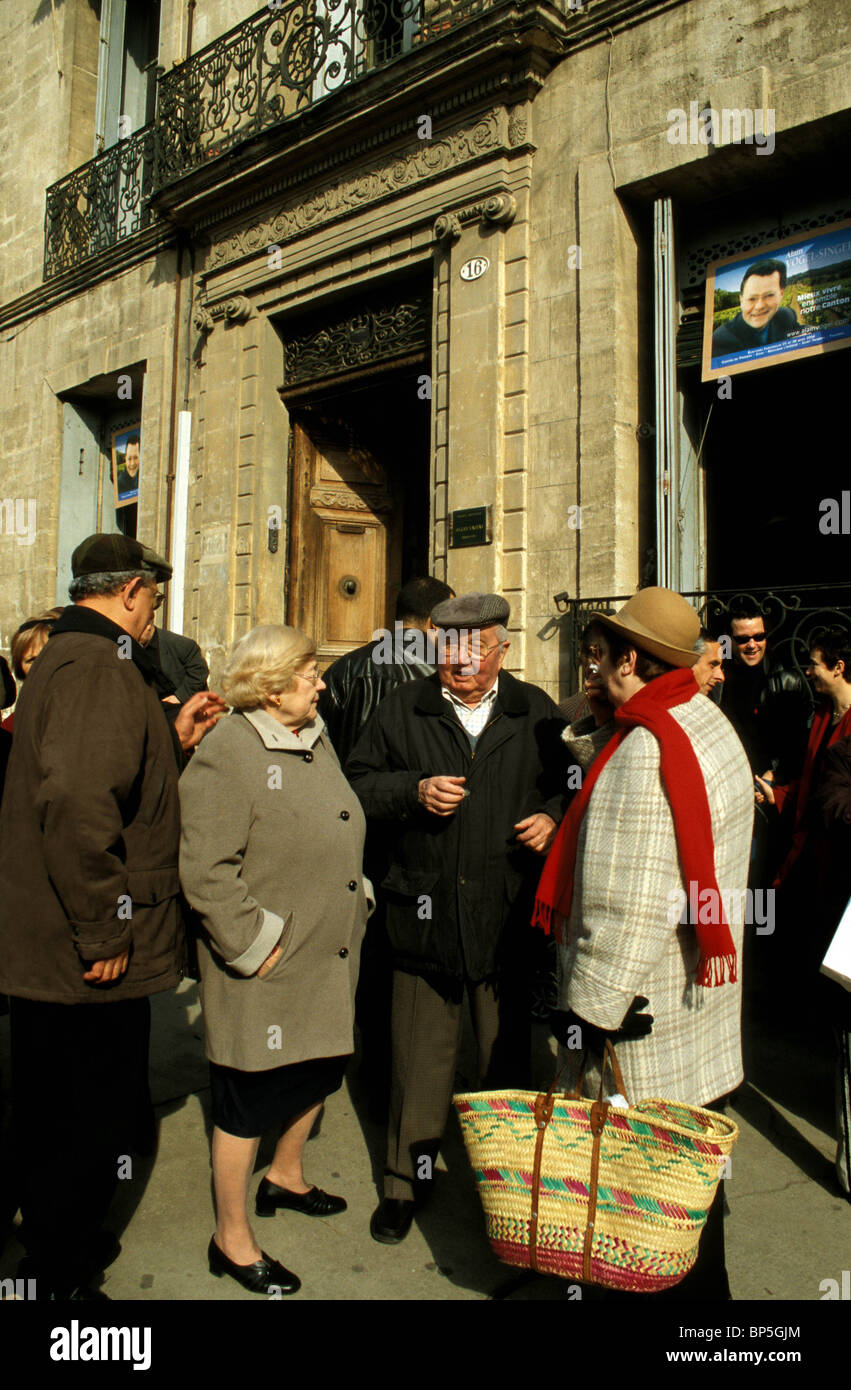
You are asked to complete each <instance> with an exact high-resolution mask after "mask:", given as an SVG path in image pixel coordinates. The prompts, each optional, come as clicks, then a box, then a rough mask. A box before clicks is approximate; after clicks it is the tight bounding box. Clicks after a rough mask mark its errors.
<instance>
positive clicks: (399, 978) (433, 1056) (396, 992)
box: [384, 970, 531, 1200]
mask: <svg viewBox="0 0 851 1390" xmlns="http://www.w3.org/2000/svg"><path fill="white" fill-rule="evenodd" d="M467 989H468V991H469V996H470V1009H471V1012H472V1016H473V1027H474V1030H475V1034H476V1044H477V1050H478V1073H479V1077H478V1080H479V1084H481V1085H483V1086H487V1087H494V1088H500V1087H503V1086H526V1085H528V1071H529V1050H530V1039H531V1025H530V1017H529V1011H528V1007H527V1001H526V996H525V993H524V991H523V990H522V988H518V986H517V983H516V981H511V980H506V981H505V982H503V983H502V984H500V983H497V984H496V985H494V984H481V983H479V984H473V983H468V985H467ZM391 1017H392V1022H391V1027H392V1071H391V1082H390V1116H389V1121H388V1126H387V1168H386V1172H385V1177H384V1196H385V1197H396V1198H401V1199H402V1200H406V1199H407V1200H410V1199H411V1198H413V1197H414V1196H415V1195H417V1189H418V1188H419V1189H420V1190H422V1189H423V1187H425V1188H426V1190H427V1185H428V1183H429V1181H430V1179H431V1177H432V1174H433V1170H434V1164H435V1160H436V1158H437V1153H438V1150H439V1148H440V1142H441V1139H442V1138H443V1131H444V1129H445V1127H446V1121H447V1117H448V1115H449V1107H450V1104H451V1102H452V1092H453V1090H454V1086H455V1067H456V1063H457V1060H458V1050H459V1047H460V1045H461V1032H462V1026H463V1019H464V1005H463V1001H461V1002H458V1003H455V1002H453V1001H452V1000H447V999H444V998H443V997H442V995H440V994H439V993H438V992H437V990H435V989H433V988H432V987H431V985H430V984H429V983H428V982H427V981H426V980H424V979H421V978H420V977H419V976H417V975H408V974H405V973H404V972H403V971H401V970H396V971H394V974H393V1006H392V1016H391Z"/></svg>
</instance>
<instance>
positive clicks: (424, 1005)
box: [346, 593, 567, 1245]
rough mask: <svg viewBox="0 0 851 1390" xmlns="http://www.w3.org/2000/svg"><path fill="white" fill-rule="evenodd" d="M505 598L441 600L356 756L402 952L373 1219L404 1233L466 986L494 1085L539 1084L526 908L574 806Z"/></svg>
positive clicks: (441, 1107)
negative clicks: (508, 661) (518, 669)
mask: <svg viewBox="0 0 851 1390" xmlns="http://www.w3.org/2000/svg"><path fill="white" fill-rule="evenodd" d="M508 617H509V606H508V604H507V602H506V601H505V599H504V598H502V597H501V596H500V595H499V594H480V593H472V594H463V595H461V597H460V598H452V599H447V600H446V601H445V602H444V603H440V604H438V605H437V607H436V608H435V609H434V610H433V613H432V618H433V621H434V623H435V624H436V625H437V627H438V629H439V634H438V641H437V655H438V669H437V672H436V673H435V675H433V676H429V677H426V678H424V679H422V680H416V681H411V682H409V683H408V684H407V685H404V686H402V687H400V688H399V689H397V690H394V691H393V692H392V693H391V694H390V695H388V696H387V697H386V699H385V700H384V701H383V702H382V704H381V705H380V706H379V707H378V709H377V710H376V712H375V714H374V715H373V717H372V719H371V721H370V723H369V724H368V725H367V727H366V729H365V730H364V733H363V735H362V736H361V738H360V740H359V742H358V743H357V745H356V746H355V748H354V750H353V752H352V754H351V757H350V758H349V761H348V763H347V765H346V775H347V776H348V778H349V780H350V782H351V784H352V786H353V787H354V789H355V791H356V792H357V794H358V796H359V797H360V800H361V802H362V804H363V807H364V810H365V811H366V814H367V816H369V817H370V818H371V819H372V820H373V821H374V822H381V823H382V824H381V826H380V830H381V833H382V834H383V835H384V836H385V837H386V840H387V848H388V858H389V863H390V870H389V872H388V874H387V876H386V878H385V879H384V883H383V891H384V895H385V901H386V904H387V932H388V937H389V940H390V945H391V948H392V951H393V955H394V965H395V970H394V978H393V1005H392V1037H393V1059H392V1085H391V1097H390V1119H389V1127H388V1141H387V1167H386V1174H385V1180H384V1197H383V1200H382V1202H381V1204H380V1206H379V1207H378V1209H377V1211H376V1212H375V1213H374V1215H373V1218H372V1222H371V1226H370V1230H371V1232H372V1236H373V1238H374V1239H375V1240H377V1241H380V1242H382V1243H384V1244H388V1245H391V1244H396V1243H397V1242H398V1241H400V1240H403V1239H404V1237H405V1236H406V1235H407V1233H408V1230H409V1229H410V1225H411V1220H412V1218H413V1214H414V1208H415V1198H417V1197H420V1198H421V1197H422V1196H423V1195H424V1193H425V1192H426V1191H428V1189H429V1179H430V1178H431V1175H432V1170H433V1165H434V1161H435V1158H436V1155H437V1150H438V1148H439V1145H440V1141H441V1137H442V1135H443V1130H444V1126H445V1124H446V1118H447V1114H448V1111H449V1105H450V1101H451V1098H452V1091H453V1083H454V1080H455V1064H456V1059H457V1055H458V1049H459V1044H460V1041H461V1024H462V1007H463V998H464V992H465V989H466V990H467V991H469V995H470V1004H471V1009H472V1015H473V1022H474V1026H475V1029H476V1037H477V1043H478V1069H479V1074H480V1079H481V1081H482V1083H483V1084H486V1085H525V1084H528V1076H527V1072H528V1068H529V1050H530V1015H529V997H528V985H527V974H528V966H527V952H528V945H529V934H530V933H529V917H530V911H531V903H532V898H533V895H534V888H535V884H536V882H537V878H538V874H539V872H540V868H541V863H542V856H543V855H544V854H545V853H546V851H547V850H548V848H549V846H550V844H551V842H552V839H553V836H554V834H555V832H556V828H557V825H558V823H559V821H560V819H561V817H562V815H563V813H564V808H565V804H566V800H565V790H566V780H567V779H566V771H565V762H566V759H564V758H563V757H562V754H561V745H560V741H559V737H558V735H559V730H560V728H561V726H562V723H561V721H560V720H559V719H558V716H557V711H556V708H555V705H554V704H553V702H552V700H550V698H549V696H548V695H547V694H545V692H544V691H543V690H539V689H538V687H537V686H534V685H527V684H526V683H524V682H523V681H519V680H517V679H516V678H515V677H514V676H512V675H509V673H508V672H507V671H504V670H503V669H502V668H503V662H504V661H505V656H506V652H507V650H508V646H509V642H508V633H507V631H506V627H505V624H506V623H507V621H508Z"/></svg>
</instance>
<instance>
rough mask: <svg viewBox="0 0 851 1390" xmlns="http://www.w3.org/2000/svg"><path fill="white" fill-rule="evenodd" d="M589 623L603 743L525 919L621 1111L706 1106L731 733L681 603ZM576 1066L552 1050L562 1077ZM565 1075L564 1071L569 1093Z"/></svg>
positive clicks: (714, 1086)
mask: <svg viewBox="0 0 851 1390" xmlns="http://www.w3.org/2000/svg"><path fill="white" fill-rule="evenodd" d="M593 618H594V621H593V623H592V626H591V630H590V632H589V634H588V640H589V643H591V644H593V645H594V646H595V648H596V654H597V655H598V663H597V664H598V665H599V675H600V680H601V682H602V684H603V685H604V687H605V690H606V693H607V695H608V699H609V701H610V703H611V704H612V705H613V706H614V709H615V724H616V727H617V732H616V733H615V734H614V736H613V738H612V739H611V740H610V742H609V743H608V744H607V746H606V747H605V748H604V749H603V750H602V752H600V753H599V754H598V756H597V758H596V759H595V760H594V762H593V763H592V765H591V768H590V770H589V772H588V774H587V776H586V777H585V779H584V782H583V786H582V790H581V792H580V794H579V796H577V797H576V798H575V800H574V801H573V802H572V804H571V806H570V808H569V810H568V813H567V815H566V816H565V818H564V821H563V822H562V825H561V827H560V829H559V832H558V835H557V837H556V840H555V843H554V844H553V847H552V850H551V851H550V855H549V858H548V860H547V864H546V866H545V868H544V872H543V874H542V876H541V882H540V886H539V889H538V900H537V905H536V920H537V921H538V922H539V923H540V924H541V925H543V926H544V928H545V929H547V930H553V931H554V933H555V935H556V938H557V940H558V941H559V1009H560V1010H561V1011H562V1013H563V1014H566V1015H568V1016H569V1018H570V1019H571V1020H572V1021H573V1022H574V1023H578V1024H579V1025H581V1027H582V1029H583V1041H584V1042H585V1043H586V1044H587V1045H592V1047H593V1044H594V1041H595V1040H596V1041H597V1043H600V1041H601V1039H602V1037H603V1036H604V1035H608V1036H610V1037H613V1038H614V1040H615V1042H616V1044H617V1054H618V1058H619V1061H620V1064H621V1070H622V1072H623V1076H624V1081H625V1084H626V1088H627V1096H628V1099H630V1100H631V1101H638V1100H642V1099H644V1098H645V1097H648V1096H664V1097H666V1098H669V1099H671V1100H681V1101H684V1102H686V1103H687V1104H691V1105H698V1106H706V1105H708V1104H711V1103H714V1102H717V1101H719V1099H720V1098H722V1097H724V1096H725V1095H726V1094H727V1093H728V1092H729V1091H731V1090H732V1089H733V1088H734V1087H735V1086H737V1085H738V1084H739V1083H740V1082H741V1080H742V1076H743V1073H742V1055H741V1038H740V1015H741V983H740V979H739V972H738V962H739V960H740V957H741V945H742V929H743V903H744V897H745V891H746V888H747V879H748V858H749V849H750V838H751V824H752V820H753V789H752V782H751V775H750V768H749V765H748V761H747V758H746V757H745V753H744V750H743V749H742V746H741V744H740V742H739V740H738V738H737V737H736V734H735V732H734V731H733V729H732V727H731V726H730V724H729V722H728V721H727V720H726V719H725V717H724V715H723V714H722V713H721V712H720V710H718V709H717V708H716V706H715V705H714V704H713V703H712V701H710V700H706V699H704V698H702V697H701V696H700V691H699V689H698V685H697V682H696V680H695V678H694V675H693V674H692V669H691V668H692V667H693V666H694V664H695V662H696V661H697V652H696V651H695V650H694V643H695V641H696V639H697V637H698V634H699V631H700V621H699V618H698V615H697V613H696V612H695V611H694V609H693V608H692V607H691V606H690V605H689V604H688V603H687V602H686V600H685V599H684V598H682V597H681V596H680V595H679V594H675V593H672V592H671V591H669V590H667V589H660V588H651V589H643V590H641V592H640V593H638V594H636V595H635V596H634V597H633V598H631V599H630V600H629V602H628V603H627V604H625V606H624V607H623V608H622V609H621V610H620V612H618V613H616V614H605V613H596V614H594V615H593ZM707 895H708V896H707ZM695 897H696V900H697V901H698V902H699V903H700V904H701V906H702V907H703V906H704V905H705V904H706V903H707V902H709V901H711V902H712V903H713V904H714V908H715V910H714V912H712V913H711V914H707V913H705V912H704V911H702V910H701V912H700V914H699V915H698V916H697V920H695V921H691V920H689V914H688V913H687V912H684V911H683V909H684V907H685V906H686V904H687V903H691V902H692V901H694V899H695ZM728 902H730V903H731V904H732V906H731V908H730V912H729V920H727V917H726V915H725V911H724V905H725V904H727V903H728ZM648 1001H649V1002H648ZM645 1003H646V1006H647V1010H648V1012H647V1013H642V1012H641V1009H642V1008H643V1007H644V1004H645ZM579 1055H580V1054H579V1053H577V1052H576V1051H573V1052H567V1053H565V1054H564V1061H565V1063H566V1067H567V1072H568V1073H569V1072H570V1069H571V1064H572V1065H573V1068H574V1072H576V1071H577V1070H578V1059H579ZM592 1060H593V1058H592ZM595 1070H596V1076H595V1074H594V1073H595ZM576 1079H577V1078H576V1075H575V1074H574V1077H573V1083H571V1078H570V1076H569V1074H568V1081H567V1085H568V1089H570V1088H571V1084H575V1081H576ZM599 1079H600V1074H599V1064H598V1065H597V1066H596V1068H595V1067H592V1066H589V1069H588V1071H587V1072H586V1094H587V1095H596V1094H597V1088H598V1085H599ZM720 1200H721V1199H719V1201H718V1205H717V1208H716V1211H715V1213H714V1216H713V1223H712V1230H711V1233H710V1235H709V1236H708V1237H707V1240H708V1243H709V1245H711V1246H713V1249H714V1258H712V1259H710V1260H709V1267H708V1268H707V1270H706V1271H705V1274H704V1270H703V1268H702V1269H701V1271H700V1274H699V1275H698V1276H696V1277H697V1278H699V1279H700V1280H701V1285H700V1287H701V1295H702V1296H706V1297H720V1298H723V1297H728V1296H729V1289H728V1285H727V1281H726V1273H725V1271H724V1256H723V1228H722V1227H721V1208H720ZM707 1229H709V1228H707ZM701 1250H702V1252H703V1246H702V1247H701ZM707 1258H708V1257H707ZM705 1262H706V1261H705V1260H704V1263H705ZM592 1266H593V1252H592ZM684 1273H685V1271H684ZM704 1278H705V1280H706V1282H705V1283H704V1282H702V1281H703V1280H704ZM691 1288H692V1289H693V1288H694V1281H692V1284H691ZM684 1296H694V1294H693V1293H686V1294H684Z"/></svg>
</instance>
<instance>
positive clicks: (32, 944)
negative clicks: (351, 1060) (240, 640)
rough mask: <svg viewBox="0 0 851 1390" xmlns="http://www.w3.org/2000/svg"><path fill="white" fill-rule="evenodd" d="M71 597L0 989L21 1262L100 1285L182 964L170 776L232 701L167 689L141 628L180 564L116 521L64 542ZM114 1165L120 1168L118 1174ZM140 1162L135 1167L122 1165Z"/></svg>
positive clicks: (20, 780)
mask: <svg viewBox="0 0 851 1390" xmlns="http://www.w3.org/2000/svg"><path fill="white" fill-rule="evenodd" d="M71 570H72V574H73V579H72V582H71V585H70V589H69V592H70V595H71V599H72V603H71V605H70V606H69V607H68V608H66V609H65V612H64V614H63V615H62V617H61V618H60V619H58V621H57V622H56V623H55V625H54V627H53V631H52V633H51V636H50V638H49V639H48V642H47V644H46V646H45V647H44V650H43V651H42V652H41V654H40V656H39V659H38V661H37V662H36V663H35V664H34V666H33V668H32V670H31V672H30V674H29V676H28V677H27V680H26V682H25V684H24V687H23V689H22V691H21V694H20V697H19V699H18V704H17V707H16V710H15V737H14V740H13V745H12V753H11V757H10V759H9V767H8V771H7V777H6V789H5V794H4V797H3V809H2V815H0V990H2V991H3V992H5V993H6V994H8V995H10V996H11V1026H12V1108H13V1115H14V1126H15V1140H16V1157H17V1161H18V1164H19V1168H20V1175H19V1190H20V1192H21V1214H22V1217H23V1225H22V1239H23V1240H24V1243H25V1245H26V1249H27V1260H26V1261H25V1262H24V1267H23V1268H22V1270H21V1273H24V1272H26V1274H27V1275H28V1276H30V1277H35V1279H36V1289H37V1296H38V1297H40V1298H53V1299H63V1300H64V1299H68V1298H71V1299H75V1300H81V1299H91V1298H97V1297H101V1298H103V1297H104V1296H105V1295H103V1294H98V1293H97V1292H96V1291H95V1290H94V1289H93V1288H92V1287H91V1285H92V1282H93V1281H94V1280H95V1279H96V1277H97V1276H98V1275H99V1274H100V1272H101V1271H102V1270H103V1269H104V1268H105V1266H106V1265H107V1264H108V1263H110V1261H111V1260H112V1259H114V1258H115V1255H116V1254H117V1251H118V1245H117V1242H116V1240H115V1237H114V1236H110V1234H109V1233H108V1232H105V1231H103V1230H102V1229H101V1224H102V1221H103V1219H104V1217H105V1215H106V1211H107V1208H108V1206H109V1203H110V1200H111V1197H112V1194H113V1191H114V1189H115V1185H116V1180H117V1179H118V1177H119V1176H126V1175H127V1171H128V1170H127V1162H128V1160H129V1155H128V1153H127V1150H128V1149H131V1150H135V1151H142V1149H143V1146H148V1147H150V1145H151V1143H152V1135H151V1132H150V1131H151V1128H152V1124H153V1114H152V1111H151V1105H150V1095H149V1093H148V1082H147V1069H148V1034H149V1028H150V1004H149V998H148V996H149V995H151V994H156V993H157V992H158V991H160V990H165V989H170V988H172V986H174V985H176V984H177V982H178V980H179V979H180V974H181V963H182V933H181V922H180V910H179V906H178V893H179V886H180V885H179V879H178V874H177V852H178V842H179V808H178V797H177V779H178V772H179V765H180V760H181V751H180V750H181V748H185V749H188V748H191V747H193V746H194V745H195V744H196V743H197V742H198V741H199V740H200V738H201V737H202V736H203V734H204V733H205V732H206V730H207V729H208V728H211V727H212V725H213V723H215V720H216V718H217V717H218V715H219V714H220V713H221V712H222V711H223V710H224V705H223V702H222V701H221V699H220V698H219V697H218V696H217V695H210V694H208V693H205V692H204V693H200V694H198V695H195V696H193V697H192V698H191V700H189V701H187V703H186V704H185V705H183V706H177V705H171V706H167V705H164V704H163V703H162V701H161V699H160V691H159V690H158V689H157V686H156V676H157V674H158V673H157V671H156V670H155V667H154V666H153V664H152V662H151V659H150V657H149V656H148V655H147V654H146V653H145V651H144V650H143V648H142V647H140V646H139V641H138V639H139V637H140V636H141V635H142V633H143V632H144V630H145V628H146V626H147V625H148V623H149V622H150V621H151V619H152V617H153V614H154V612H155V610H156V609H157V608H158V607H159V604H160V603H161V602H162V596H161V595H160V594H159V593H158V589H157V586H158V584H159V583H160V582H162V581H163V580H165V579H168V578H169V577H170V575H171V566H170V565H169V564H168V563H167V562H166V561H165V560H162V559H160V557H159V556H158V555H155V554H154V552H153V551H152V550H149V549H148V547H147V546H144V545H141V544H140V543H139V542H138V541H136V540H134V539H132V538H130V537H128V536H123V535H118V534H116V535H104V534H100V535H95V536H89V537H88V538H87V539H86V540H85V541H83V542H82V544H81V545H79V546H78V547H77V549H76V550H75V551H74V554H73V556H72V558H71ZM122 1164H123V1166H124V1171H123V1172H122ZM130 1171H131V1172H132V1168H131V1170H130Z"/></svg>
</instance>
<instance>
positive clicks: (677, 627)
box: [589, 588, 700, 666]
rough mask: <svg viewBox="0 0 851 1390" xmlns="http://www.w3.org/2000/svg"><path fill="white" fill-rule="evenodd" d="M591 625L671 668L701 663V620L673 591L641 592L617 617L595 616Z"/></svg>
mask: <svg viewBox="0 0 851 1390" xmlns="http://www.w3.org/2000/svg"><path fill="white" fill-rule="evenodd" d="M589 621H590V622H597V623H603V624H604V625H605V626H606V627H610V628H611V629H612V631H613V632H617V633H618V634H619V635H620V636H621V637H628V638H630V639H631V640H632V641H633V642H634V643H635V645H636V647H640V648H641V650H642V651H643V652H647V653H648V654H649V655H650V656H655V657H658V658H659V660H660V661H667V663H668V665H669V666H693V665H694V664H695V662H696V661H697V660H698V659H699V653H698V652H696V651H695V650H694V644H695V642H696V641H697V639H698V637H699V636H700V618H699V617H698V615H697V613H696V612H695V610H694V609H693V608H692V606H691V604H690V603H688V602H687V600H686V599H684V598H683V596H682V594H675V593H674V591H673V589H658V588H651V589H639V591H638V593H637V594H633V596H632V598H631V599H628V600H627V602H626V603H625V604H624V606H623V608H621V609H619V610H618V612H617V613H591V614H590V615H589Z"/></svg>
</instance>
